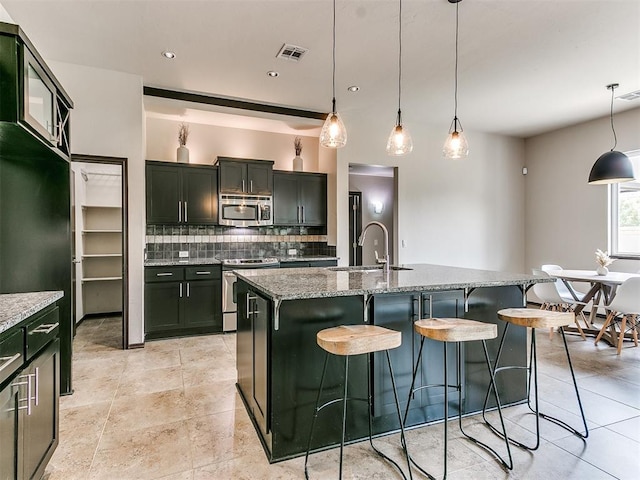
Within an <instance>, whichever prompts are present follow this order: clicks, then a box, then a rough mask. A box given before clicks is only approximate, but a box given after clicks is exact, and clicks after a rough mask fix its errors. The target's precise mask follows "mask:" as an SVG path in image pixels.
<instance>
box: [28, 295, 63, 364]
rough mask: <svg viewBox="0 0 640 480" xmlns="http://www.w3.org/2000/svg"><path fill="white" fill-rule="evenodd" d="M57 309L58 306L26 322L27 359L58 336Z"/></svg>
mask: <svg viewBox="0 0 640 480" xmlns="http://www.w3.org/2000/svg"><path fill="white" fill-rule="evenodd" d="M58 310H59V309H58V307H55V308H54V309H52V310H49V311H48V312H46V313H44V314H42V315H40V316H39V317H37V318H36V319H34V320H32V321H31V322H29V323H28V324H27V328H26V330H27V331H26V333H27V339H26V355H27V358H26V359H27V360H29V359H31V357H33V356H34V355H35V354H36V353H38V352H39V351H40V350H41V349H42V348H43V347H44V346H45V345H47V344H48V343H49V342H50V341H51V340H53V339H54V338H56V337H57V336H58V330H59V326H60V322H59V321H58V313H59V312H58Z"/></svg>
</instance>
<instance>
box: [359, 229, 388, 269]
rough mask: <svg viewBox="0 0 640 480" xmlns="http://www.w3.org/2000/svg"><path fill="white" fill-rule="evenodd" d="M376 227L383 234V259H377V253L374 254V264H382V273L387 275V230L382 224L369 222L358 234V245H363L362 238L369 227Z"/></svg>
mask: <svg viewBox="0 0 640 480" xmlns="http://www.w3.org/2000/svg"><path fill="white" fill-rule="evenodd" d="M373 225H377V226H379V227H380V228H381V229H382V233H384V257H382V258H378V252H376V263H381V264H382V271H383V272H384V273H389V230H387V227H385V226H384V224H383V223H380V222H377V221H375V220H374V221H373V222H369V223H367V224H366V225H365V227H364V228H363V229H362V233H361V234H360V238H358V245H359V246H362V245H363V244H364V236H365V235H366V233H367V230H368V229H369V227H371V226H373Z"/></svg>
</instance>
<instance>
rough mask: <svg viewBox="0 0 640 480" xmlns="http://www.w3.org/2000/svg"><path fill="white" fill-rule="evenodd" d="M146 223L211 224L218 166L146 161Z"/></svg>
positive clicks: (214, 220) (215, 211) (215, 219)
mask: <svg viewBox="0 0 640 480" xmlns="http://www.w3.org/2000/svg"><path fill="white" fill-rule="evenodd" d="M146 168H147V174H146V177H147V179H146V185H147V224H149V225H153V224H161V225H162V224H165V225H166V224H176V225H215V224H216V223H217V222H218V169H217V168H216V167H211V166H204V165H200V166H196V165H178V164H175V163H167V162H154V161H147V166H146Z"/></svg>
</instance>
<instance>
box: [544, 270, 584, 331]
mask: <svg viewBox="0 0 640 480" xmlns="http://www.w3.org/2000/svg"><path fill="white" fill-rule="evenodd" d="M532 272H533V274H534V275H537V276H547V277H548V276H549V274H548V273H547V272H545V271H543V270H541V269H537V268H534V269H532ZM565 288H566V287H565ZM567 291H568V289H567ZM533 293H535V295H536V297H538V298H539V299H540V301H541V302H542V304H541V305H540V309H541V310H550V311H554V312H573V311H574V309H575V308H576V306H577V305H578V304H580V302H578V301H576V300H575V299H574V298H573V296H571V294H569V297H570V298H563V297H562V296H561V295H560V292H559V291H558V281H556V282H553V283H550V282H542V283H535V284H534V285H533ZM580 316H581V317H582V319H583V321H584V323H585V325H587V319H586V318H585V317H584V314H582V312H580ZM575 324H576V326H577V327H578V332H579V333H580V336H581V337H582V339H583V340H586V339H587V337H586V336H585V334H584V331H583V330H582V327H581V326H580V323H579V322H578V317H577V316H576V317H575ZM552 336H553V328H551V329H550V330H549V338H551V337H552Z"/></svg>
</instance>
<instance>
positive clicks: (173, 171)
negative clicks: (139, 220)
mask: <svg viewBox="0 0 640 480" xmlns="http://www.w3.org/2000/svg"><path fill="white" fill-rule="evenodd" d="M180 183H181V182H180V170H179V169H178V168H177V167H174V166H169V165H151V164H149V163H148V164H147V182H146V185H147V223H148V224H166V223H178V222H180V221H182V209H183V207H182V203H181V191H180V187H181V185H180Z"/></svg>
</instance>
